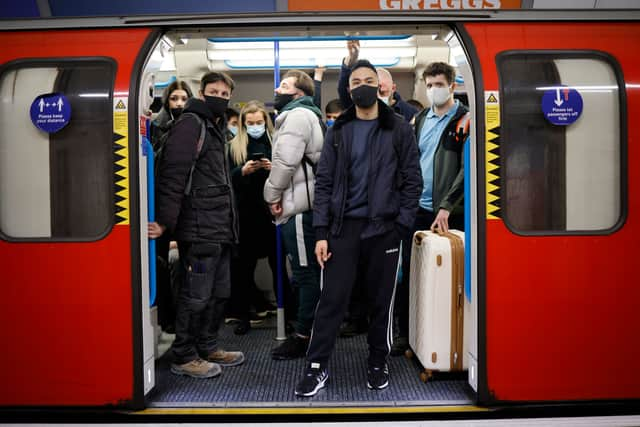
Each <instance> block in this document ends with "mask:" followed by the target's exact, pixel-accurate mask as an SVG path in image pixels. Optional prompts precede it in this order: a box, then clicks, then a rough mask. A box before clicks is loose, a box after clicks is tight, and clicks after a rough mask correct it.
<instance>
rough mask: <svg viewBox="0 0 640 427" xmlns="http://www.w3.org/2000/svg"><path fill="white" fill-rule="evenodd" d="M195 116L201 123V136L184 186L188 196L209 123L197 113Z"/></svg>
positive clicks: (185, 193)
mask: <svg viewBox="0 0 640 427" xmlns="http://www.w3.org/2000/svg"><path fill="white" fill-rule="evenodd" d="M193 117H195V118H196V120H197V121H198V123H200V136H199V137H198V142H197V144H196V154H195V156H193V162H192V163H191V169H189V178H188V179H187V185H185V186H184V195H185V196H188V195H189V194H190V193H191V185H192V183H193V171H194V170H195V169H196V163H197V162H198V158H199V157H200V152H201V151H202V146H203V145H204V140H205V138H206V137H207V125H206V123H205V121H204V120H202V119H201V118H200V117H198V115H197V114H193Z"/></svg>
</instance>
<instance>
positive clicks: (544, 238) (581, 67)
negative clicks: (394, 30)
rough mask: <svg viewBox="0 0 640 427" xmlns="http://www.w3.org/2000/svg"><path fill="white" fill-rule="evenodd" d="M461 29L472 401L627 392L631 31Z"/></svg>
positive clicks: (634, 36) (634, 73) (634, 111)
mask: <svg viewBox="0 0 640 427" xmlns="http://www.w3.org/2000/svg"><path fill="white" fill-rule="evenodd" d="M464 29H465V30H466V34H467V36H468V37H469V41H471V42H472V44H473V45H474V46H475V53H476V55H473V56H475V57H474V58H473V60H475V62H476V68H475V71H476V72H477V73H479V74H478V75H481V76H482V82H483V85H484V88H483V91H481V92H479V94H478V99H477V102H478V103H479V104H480V105H479V107H480V111H484V114H481V116H480V117H482V118H483V122H484V123H482V122H479V123H478V125H479V126H481V127H483V128H484V129H483V130H481V132H482V134H483V135H484V136H485V137H486V141H485V142H484V143H481V144H479V145H478V158H479V162H478V165H479V170H480V171H481V172H480V175H479V176H480V177H481V179H479V186H478V188H479V190H478V201H479V202H478V216H477V221H478V225H479V240H478V245H479V247H480V250H479V253H480V254H481V259H480V261H479V264H478V265H479V280H480V282H481V285H480V286H479V290H480V304H479V308H480V313H479V314H480V315H479V320H480V329H479V331H480V332H479V346H480V348H479V349H478V353H479V355H480V358H481V363H480V369H481V370H480V377H481V378H480V384H479V392H480V399H481V401H483V402H496V401H550V400H560V401H568V400H594V399H630V398H636V399H637V398H638V397H640V394H639V390H640V388H639V387H638V384H640V373H639V371H638V370H637V369H634V368H633V366H635V364H636V362H637V360H636V359H637V355H638V353H639V351H640V349H639V348H638V344H637V340H636V339H635V338H634V337H635V335H637V331H638V329H639V327H640V324H639V322H638V316H637V308H636V307H637V301H638V298H639V297H640V290H639V287H638V286H637V285H638V280H637V274H636V272H635V264H636V263H635V262H634V260H633V259H632V255H631V254H635V253H637V240H638V237H639V236H640V230H639V227H638V220H639V218H638V207H639V200H638V196H639V195H638V192H637V191H636V190H637V184H638V179H640V170H638V168H631V167H629V165H630V164H632V163H631V162H630V160H629V159H635V158H637V157H638V155H639V154H640V153H638V146H637V144H631V141H634V140H636V139H637V138H638V129H637V127H633V126H630V122H631V121H633V120H635V118H636V117H637V115H638V108H639V107H640V104H639V103H640V94H639V93H638V85H637V84H635V82H637V81H638V78H639V77H640V75H639V70H638V67H637V64H638V62H637V57H638V46H640V44H639V42H640V29H639V27H638V26H637V25H635V24H624V23H616V24H615V25H614V24H606V23H568V22H557V23H529V22H519V23H491V24H486V23H482V24H481V23H469V24H465V25H464ZM483 159H484V160H483ZM482 170H484V173H482ZM634 208H635V209H634Z"/></svg>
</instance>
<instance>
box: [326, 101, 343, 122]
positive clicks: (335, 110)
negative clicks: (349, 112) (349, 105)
mask: <svg viewBox="0 0 640 427" xmlns="http://www.w3.org/2000/svg"><path fill="white" fill-rule="evenodd" d="M342 110H343V108H342V104H340V100H339V99H337V98H336V99H332V100H331V101H329V102H327V105H326V106H325V107H324V117H325V119H326V120H325V124H326V125H327V127H328V128H329V127H331V126H333V124H334V123H335V122H336V119H337V118H338V116H339V115H340V114H342Z"/></svg>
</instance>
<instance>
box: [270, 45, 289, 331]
mask: <svg viewBox="0 0 640 427" xmlns="http://www.w3.org/2000/svg"><path fill="white" fill-rule="evenodd" d="M273 82H274V89H275V88H278V87H279V86H280V42H279V41H278V40H274V42H273ZM276 262H277V264H278V268H277V272H276V277H277V282H278V283H277V291H278V292H277V302H278V311H277V317H276V321H277V330H276V340H279V341H282V340H285V339H287V334H286V329H285V318H284V290H283V289H282V275H283V274H286V272H284V271H282V270H283V269H282V264H283V257H282V230H281V229H280V224H278V225H276Z"/></svg>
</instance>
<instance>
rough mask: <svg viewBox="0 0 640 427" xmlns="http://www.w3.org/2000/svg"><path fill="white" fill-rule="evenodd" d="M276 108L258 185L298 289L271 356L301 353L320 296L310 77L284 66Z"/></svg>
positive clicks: (316, 148) (315, 123)
mask: <svg viewBox="0 0 640 427" xmlns="http://www.w3.org/2000/svg"><path fill="white" fill-rule="evenodd" d="M275 93H276V96H275V104H274V107H275V109H276V110H278V113H279V114H278V117H277V119H276V129H275V134H274V146H273V157H272V159H271V161H272V164H271V173H270V174H269V177H268V178H267V182H266V183H265V186H264V199H265V200H266V202H267V203H269V205H270V208H271V213H272V214H273V216H274V217H275V218H276V222H277V223H278V224H281V225H282V228H281V229H282V238H283V242H284V248H285V251H286V252H287V256H288V257H289V260H290V262H291V268H292V273H293V281H294V282H295V286H296V287H297V289H296V290H297V293H298V314H297V320H296V322H295V324H294V330H295V332H294V333H293V334H292V335H291V336H289V337H288V338H287V340H286V341H285V342H284V343H282V345H280V346H279V347H277V348H275V349H274V350H273V352H272V357H273V358H274V359H293V358H298V357H303V356H304V355H305V353H306V351H307V346H308V343H309V335H310V333H311V326H312V324H313V314H314V311H315V308H316V304H317V302H318V297H319V295H320V267H319V266H318V263H317V261H316V258H315V256H314V253H313V248H314V236H313V226H312V221H313V213H312V212H313V211H312V207H313V197H314V179H315V177H314V169H315V168H314V167H313V165H314V164H315V163H317V161H318V159H319V158H320V151H321V150H322V144H323V142H324V135H323V131H322V126H321V124H320V123H321V120H322V112H321V111H320V109H319V108H318V107H316V106H315V105H314V103H313V81H312V80H311V77H309V76H308V75H307V74H306V73H304V72H302V71H300V70H290V71H288V72H287V73H286V74H285V75H284V77H283V79H282V82H281V83H280V86H279V87H278V88H277V89H276V90H275Z"/></svg>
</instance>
